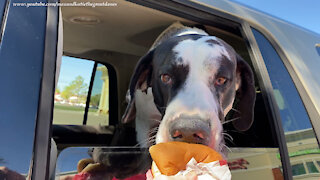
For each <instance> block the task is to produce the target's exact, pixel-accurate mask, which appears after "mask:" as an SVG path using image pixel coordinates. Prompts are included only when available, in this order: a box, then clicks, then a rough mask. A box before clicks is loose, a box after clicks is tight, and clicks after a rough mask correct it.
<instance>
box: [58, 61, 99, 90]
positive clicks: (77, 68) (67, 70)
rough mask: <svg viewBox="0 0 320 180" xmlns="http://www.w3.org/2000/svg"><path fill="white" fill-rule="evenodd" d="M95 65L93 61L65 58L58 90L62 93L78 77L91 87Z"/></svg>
mask: <svg viewBox="0 0 320 180" xmlns="http://www.w3.org/2000/svg"><path fill="white" fill-rule="evenodd" d="M93 65H94V62H93V61H88V60H83V61H79V60H78V58H73V57H68V56H63V57H62V62H61V69H60V75H59V80H58V88H59V89H60V91H63V89H64V88H65V87H66V86H67V85H69V83H70V82H71V81H73V80H74V79H75V78H76V77H77V76H82V77H83V78H84V82H85V83H86V84H87V85H89V83H90V78H91V73H92V68H93Z"/></svg>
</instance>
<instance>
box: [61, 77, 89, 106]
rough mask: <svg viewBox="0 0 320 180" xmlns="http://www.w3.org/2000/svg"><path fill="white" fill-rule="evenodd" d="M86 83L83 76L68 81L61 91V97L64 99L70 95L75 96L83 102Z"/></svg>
mask: <svg viewBox="0 0 320 180" xmlns="http://www.w3.org/2000/svg"><path fill="white" fill-rule="evenodd" d="M87 89H88V85H87V84H86V83H84V78H83V77H81V76H77V77H76V78H75V79H74V80H73V81H71V82H70V84H69V85H68V86H66V87H65V88H64V89H63V91H62V92H61V97H62V98H64V99H69V98H70V97H71V96H77V97H78V98H79V99H80V101H83V100H84V102H85V97H86V94H87Z"/></svg>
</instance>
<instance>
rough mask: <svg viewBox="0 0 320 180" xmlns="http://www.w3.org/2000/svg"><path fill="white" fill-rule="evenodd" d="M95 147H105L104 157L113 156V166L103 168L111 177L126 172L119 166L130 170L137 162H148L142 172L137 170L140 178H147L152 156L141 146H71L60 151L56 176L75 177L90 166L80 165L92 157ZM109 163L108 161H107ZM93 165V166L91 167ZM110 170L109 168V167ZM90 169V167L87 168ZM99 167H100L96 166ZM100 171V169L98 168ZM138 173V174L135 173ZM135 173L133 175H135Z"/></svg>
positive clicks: (142, 179)
mask: <svg viewBox="0 0 320 180" xmlns="http://www.w3.org/2000/svg"><path fill="white" fill-rule="evenodd" d="M93 148H103V151H104V152H103V156H104V157H111V158H110V161H112V164H113V167H112V168H110V167H106V170H103V172H107V173H106V174H107V175H106V176H107V177H109V178H112V177H113V174H115V173H118V174H122V173H123V174H124V173H126V172H124V171H123V168H122V169H121V171H123V172H121V171H119V169H120V168H116V167H117V166H118V167H127V170H128V171H130V170H131V169H130V168H133V167H135V166H136V165H137V164H139V163H141V164H146V165H147V166H145V168H142V169H141V171H140V173H139V171H138V170H137V173H138V174H141V177H142V178H141V177H140V176H139V178H137V179H139V180H144V179H145V171H146V170H148V168H149V165H150V164H149V163H148V162H150V161H149V160H150V156H149V153H148V149H140V148H134V147H113V146H109V147H70V148H66V149H64V150H63V151H62V152H60V154H59V157H58V159H57V165H56V173H55V177H56V178H60V179H63V178H67V177H68V176H70V177H73V176H74V175H75V174H78V173H79V172H80V171H81V170H83V169H84V168H83V167H89V166H90V165H88V166H82V168H79V167H80V166H79V165H78V164H79V162H80V161H81V160H87V159H92V151H93ZM132 160H134V161H135V162H136V164H131V163H132ZM90 163H91V165H92V164H95V163H94V162H90ZM106 164H107V163H106ZM92 167H93V166H91V169H93V168H92ZM108 168H109V169H110V170H107V169H108ZM87 169H88V168H87ZM96 169H98V168H96ZM98 172H99V170H98ZM96 173H97V172H96ZM134 175H136V174H134ZM134 175H133V176H134ZM106 176H104V178H102V177H101V178H97V179H106Z"/></svg>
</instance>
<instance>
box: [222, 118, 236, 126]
mask: <svg viewBox="0 0 320 180" xmlns="http://www.w3.org/2000/svg"><path fill="white" fill-rule="evenodd" d="M237 119H240V117H237V118H233V119H229V120H226V121H224V122H222V125H223V124H227V123H230V122H232V121H235V120H237Z"/></svg>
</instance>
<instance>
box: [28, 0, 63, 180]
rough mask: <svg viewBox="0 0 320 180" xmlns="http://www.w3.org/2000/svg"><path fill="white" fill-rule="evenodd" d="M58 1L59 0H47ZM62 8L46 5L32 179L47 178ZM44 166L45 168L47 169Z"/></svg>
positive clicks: (49, 0) (50, 0)
mask: <svg viewBox="0 0 320 180" xmlns="http://www.w3.org/2000/svg"><path fill="white" fill-rule="evenodd" d="M48 2H51V3H55V2H57V0H48ZM58 21H59V8H58V7H53V6H49V7H47V24H46V32H45V33H46V35H45V47H44V48H45V49H44V59H43V71H42V80H41V87H40V94H39V104H38V114H37V119H36V128H35V140H34V147H33V161H32V173H31V179H32V180H34V179H48V177H49V164H50V150H51V140H50V138H51V134H52V119H53V118H52V117H53V100H54V90H55V75H56V58H57V45H58V24H59V23H58ZM44 169H45V170H44Z"/></svg>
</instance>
